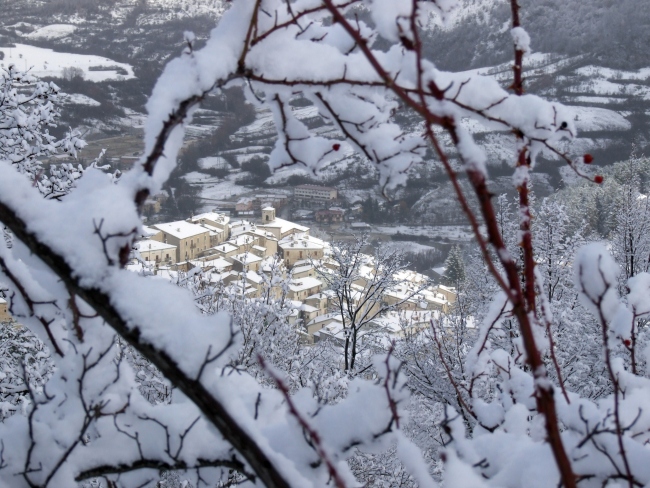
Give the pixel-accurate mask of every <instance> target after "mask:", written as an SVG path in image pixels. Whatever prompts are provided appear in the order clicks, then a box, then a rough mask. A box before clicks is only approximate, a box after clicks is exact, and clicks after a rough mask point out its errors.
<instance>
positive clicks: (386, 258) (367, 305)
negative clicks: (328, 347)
mask: <svg viewBox="0 0 650 488" xmlns="http://www.w3.org/2000/svg"><path fill="white" fill-rule="evenodd" d="M368 247H369V236H368V234H362V235H360V236H354V239H352V240H349V241H338V242H334V243H332V246H331V253H330V254H329V256H328V259H326V260H325V261H322V262H314V261H313V260H312V264H313V265H314V267H315V268H316V271H317V273H318V276H319V277H320V278H321V279H322V280H323V282H324V283H325V284H326V288H327V289H328V290H329V293H331V298H330V309H331V310H332V311H334V312H336V313H338V314H340V316H341V321H342V324H343V341H344V342H343V358H344V359H343V360H344V366H343V368H344V371H346V372H348V373H351V374H354V373H355V372H356V371H357V370H358V369H359V368H358V366H359V364H358V363H359V357H360V356H361V354H362V352H363V351H364V349H365V348H367V347H368V344H366V343H368V342H370V341H369V339H370V336H371V335H372V334H373V330H372V328H371V324H372V323H373V321H374V320H375V319H377V318H378V317H381V316H384V315H386V314H387V313H388V312H392V311H396V310H400V309H402V308H403V307H404V305H405V304H407V303H409V302H411V303H410V304H411V305H412V306H415V304H416V302H417V298H418V294H419V293H420V292H421V291H422V290H423V289H425V288H426V287H427V286H429V284H430V283H429V282H428V280H426V279H424V277H422V278H423V280H422V282H420V283H414V282H413V281H411V280H409V279H407V278H406V277H405V276H404V275H403V274H401V275H400V273H402V272H404V271H405V270H406V266H407V263H406V262H405V261H404V257H403V254H402V253H401V252H400V251H399V250H398V249H397V248H392V249H391V248H387V247H377V248H376V249H375V252H374V254H373V255H368V254H366V253H365V251H366V249H367V248H368ZM364 341H365V343H364ZM364 346H365V347H364ZM366 363H367V361H366ZM366 366H367V364H364V366H363V367H364V368H365V367H366Z"/></svg>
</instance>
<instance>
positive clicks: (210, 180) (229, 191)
mask: <svg viewBox="0 0 650 488" xmlns="http://www.w3.org/2000/svg"><path fill="white" fill-rule="evenodd" d="M241 174H242V173H236V174H230V175H228V176H226V177H225V178H219V177H216V176H210V175H208V174H205V173H200V172H198V171H193V172H191V173H188V174H186V175H184V176H183V178H185V180H186V181H187V182H188V183H189V184H191V185H192V186H195V187H197V188H199V192H200V193H199V194H200V197H201V199H203V200H204V201H205V204H206V205H213V204H214V203H215V202H217V201H223V200H228V199H230V198H232V197H234V196H237V195H241V194H242V193H247V192H249V191H250V190H249V189H247V188H245V187H243V186H239V185H238V184H237V179H238V178H241Z"/></svg>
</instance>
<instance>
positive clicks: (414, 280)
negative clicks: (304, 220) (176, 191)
mask: <svg viewBox="0 0 650 488" xmlns="http://www.w3.org/2000/svg"><path fill="white" fill-rule="evenodd" d="M144 229H145V235H143V236H142V238H141V239H140V240H139V241H137V242H136V243H135V245H134V255H133V258H134V259H133V264H132V266H133V269H141V265H142V261H145V262H147V263H148V266H150V267H151V268H153V269H154V270H155V273H156V274H157V275H159V276H162V277H166V276H169V275H170V274H171V275H173V274H174V273H178V272H188V271H190V270H192V269H194V268H200V269H202V270H203V271H204V272H205V273H206V276H210V280H211V281H213V282H215V283H217V282H218V283H219V284H220V285H222V286H224V287H229V288H230V291H235V292H236V293H239V294H242V295H243V296H246V297H250V298H255V297H259V296H261V294H262V293H263V292H264V286H265V283H268V281H269V280H268V279H266V277H268V275H269V274H270V273H271V272H272V269H275V270H277V263H278V261H280V262H281V263H282V265H283V267H282V268H283V273H285V276H286V277H288V279H289V281H288V286H287V287H286V288H285V290H286V291H285V292H286V297H287V299H288V300H290V304H291V307H292V310H293V314H292V321H293V322H294V323H295V324H296V327H298V328H299V331H300V332H301V333H302V334H303V337H304V340H305V342H309V343H313V342H316V341H319V340H322V339H324V338H325V337H327V338H331V339H334V340H343V334H344V330H343V324H342V318H341V315H340V313H339V314H337V313H335V312H334V311H333V306H332V305H333V300H334V297H333V293H332V292H331V291H330V290H328V288H327V280H326V279H324V275H323V273H324V272H331V273H336V263H335V262H334V261H333V260H332V259H331V258H330V257H329V256H330V245H329V243H327V242H325V241H323V240H321V239H318V238H316V237H314V236H312V235H310V233H309V228H308V227H305V226H303V225H299V224H296V223H293V222H290V221H287V220H284V219H281V218H278V217H276V214H275V208H274V207H271V206H267V207H264V208H263V209H262V216H261V219H258V221H257V222H252V221H250V220H231V218H230V217H229V216H227V215H224V214H221V213H216V212H210V213H203V214H200V215H195V216H192V217H191V218H189V219H187V220H182V221H176V222H167V223H162V224H154V225H150V226H147V227H145V228H144ZM369 262H370V261H369ZM328 270H329V271H328ZM367 271H368V273H371V272H372V265H371V264H369V265H368V270H367ZM396 277H397V278H398V280H397V281H398V282H399V283H400V286H399V287H397V288H396V289H391V290H390V291H388V292H386V293H385V294H384V296H383V297H381V300H383V302H384V303H385V304H388V305H391V304H399V306H398V307H397V309H396V310H394V311H392V312H390V313H386V314H383V315H381V316H379V317H377V319H376V320H374V321H373V323H372V324H369V327H370V328H376V329H377V330H380V331H384V332H386V333H388V334H390V335H396V336H402V335H404V334H405V333H406V331H408V330H413V329H418V328H423V327H428V326H429V325H430V321H431V319H432V318H433V317H435V316H436V315H437V314H440V313H441V312H443V313H444V312H448V311H449V310H450V307H451V305H452V304H453V303H454V302H455V300H456V293H455V290H454V289H453V288H449V287H445V286H442V285H437V286H433V285H431V286H429V285H428V281H427V278H426V277H425V276H424V275H422V274H419V273H416V272H413V271H406V270H405V271H402V272H401V273H400V275H399V276H396ZM361 281H363V280H361ZM424 285H426V286H424ZM355 286H358V289H359V294H362V293H363V289H364V284H363V282H360V283H358V284H355ZM416 292H417V293H416ZM359 298H360V299H361V298H362V297H361V296H360V297H359Z"/></svg>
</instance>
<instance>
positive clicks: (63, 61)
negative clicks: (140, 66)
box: [0, 44, 135, 82]
mask: <svg viewBox="0 0 650 488" xmlns="http://www.w3.org/2000/svg"><path fill="white" fill-rule="evenodd" d="M0 51H1V52H3V53H4V59H3V60H2V61H1V62H0V66H1V67H7V66H8V65H9V64H15V65H16V66H17V67H18V68H19V69H24V70H30V72H31V73H32V74H33V75H35V76H38V77H41V78H42V77H45V76H51V77H54V78H61V77H63V69H64V68H79V69H81V70H82V71H83V73H84V78H85V79H86V80H89V81H94V82H98V81H107V80H128V79H130V78H135V75H134V74H133V67H131V65H129V64H126V63H118V62H117V61H113V60H112V59H109V58H104V57H102V56H93V55H88V54H72V53H59V52H55V51H53V50H52V49H46V48H42V47H36V46H30V45H28V44H16V46H15V47H1V46H0ZM91 68H94V69H93V70H92V71H91ZM117 68H121V69H123V70H125V71H126V73H127V74H126V75H124V74H119V73H118V71H117Z"/></svg>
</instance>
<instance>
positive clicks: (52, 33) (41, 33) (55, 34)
mask: <svg viewBox="0 0 650 488" xmlns="http://www.w3.org/2000/svg"><path fill="white" fill-rule="evenodd" d="M76 30H77V26H76V25H72V24H52V25H46V26H44V27H40V28H38V29H35V30H34V31H32V32H30V33H29V34H25V35H24V37H26V38H27V39H61V38H63V37H68V36H69V35H70V34H72V33H73V32H74V31H76Z"/></svg>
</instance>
